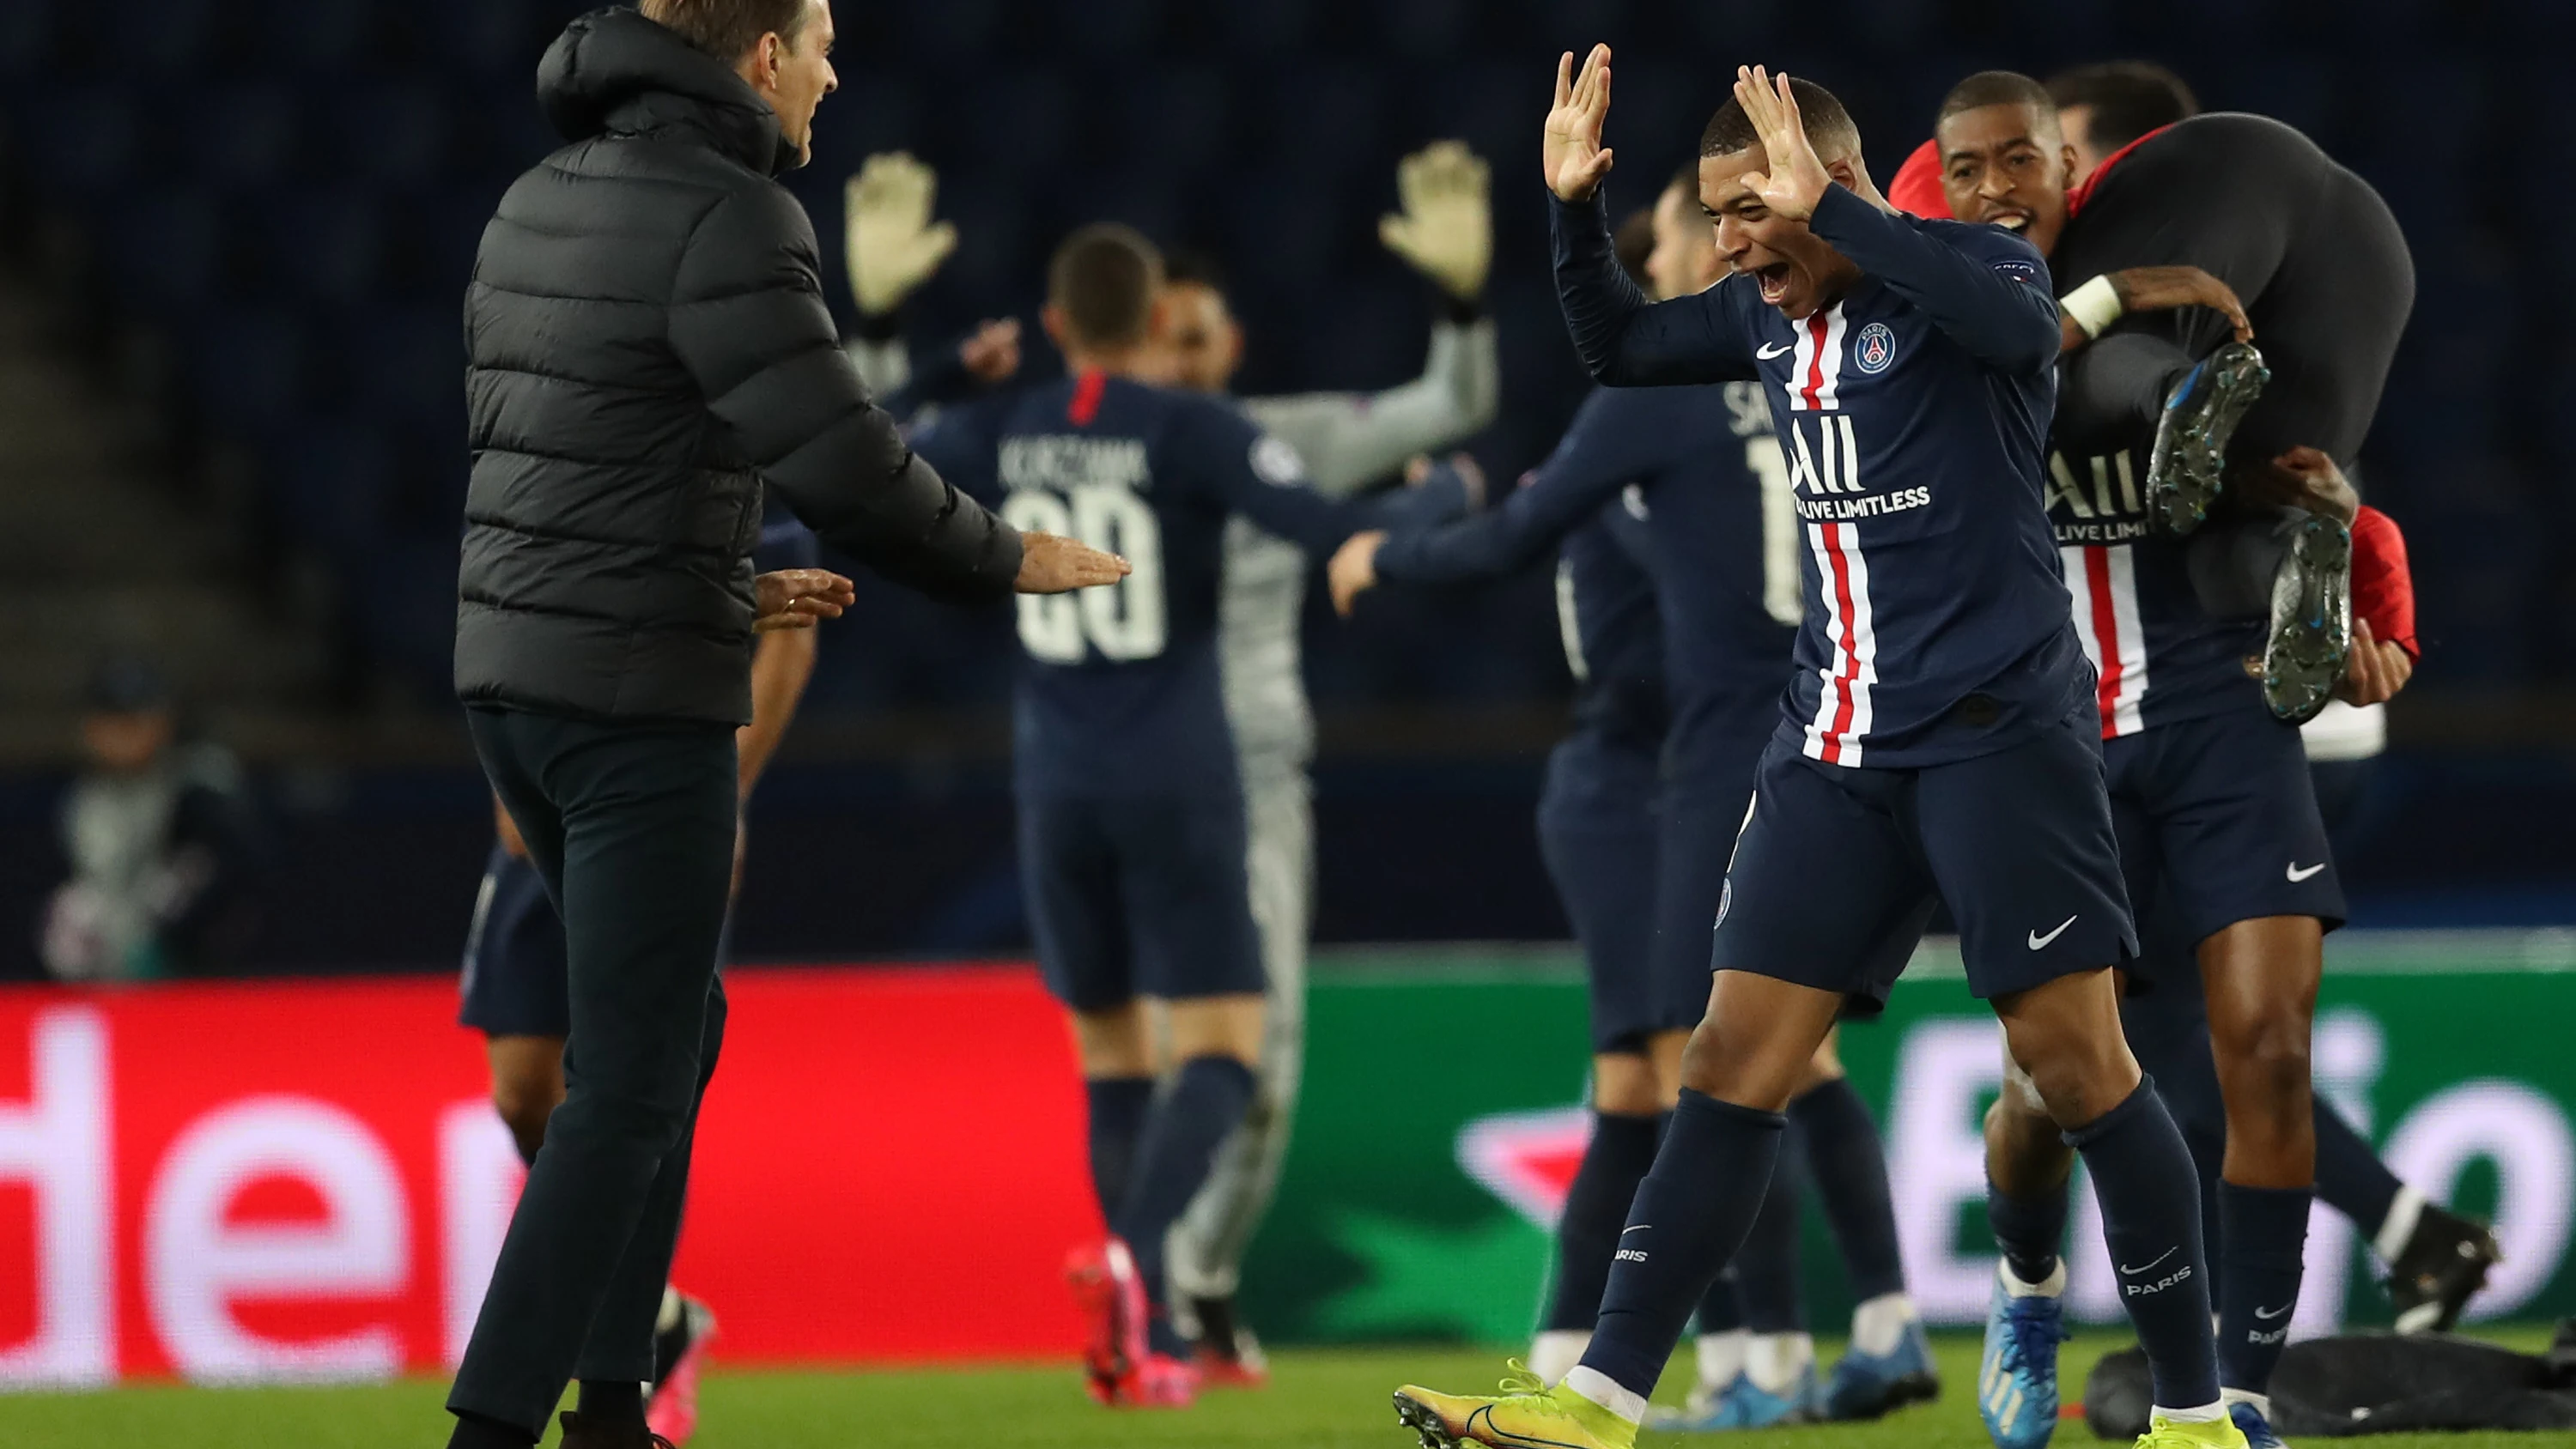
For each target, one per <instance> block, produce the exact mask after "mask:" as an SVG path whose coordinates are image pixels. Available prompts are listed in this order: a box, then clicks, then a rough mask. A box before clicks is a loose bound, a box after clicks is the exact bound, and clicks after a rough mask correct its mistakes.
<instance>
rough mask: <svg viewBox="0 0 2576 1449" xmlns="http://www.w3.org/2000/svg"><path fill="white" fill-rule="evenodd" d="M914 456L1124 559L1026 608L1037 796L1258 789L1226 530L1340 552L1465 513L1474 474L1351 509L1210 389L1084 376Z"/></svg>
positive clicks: (1023, 736) (941, 425)
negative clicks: (1223, 644) (1090, 584)
mask: <svg viewBox="0 0 2576 1449" xmlns="http://www.w3.org/2000/svg"><path fill="white" fill-rule="evenodd" d="M912 443H913V447H914V448H915V449H916V450H917V451H919V452H920V454H921V455H922V456H923V457H924V458H926V459H928V460H929V461H930V463H931V464H932V466H934V467H936V468H938V469H939V471H940V473H941V474H942V475H943V476H945V477H947V478H948V479H949V480H950V481H952V482H954V483H955V484H956V485H957V486H958V487H960V488H962V489H964V490H965V491H967V492H968V493H970V494H972V495H973V496H975V497H976V498H977V499H978V500H979V501H981V502H983V503H985V504H986V505H987V506H988V507H992V508H994V509H995V510H997V511H998V512H999V513H1000V514H1001V515H1002V517H1003V518H1004V519H1006V520H1008V521H1009V522H1010V523H1011V525H1012V526H1013V527H1015V528H1019V529H1022V530H1024V531H1036V532H1043V533H1054V534H1061V535H1064V536H1066V537H1069V538H1078V539H1081V540H1082V541H1083V542H1085V543H1088V544H1090V545H1092V546H1093V547H1095V548H1103V549H1108V550H1110V551H1112V552H1115V553H1118V554H1121V555H1123V556H1124V557H1125V558H1126V560H1127V562H1128V563H1129V564H1130V565H1132V566H1133V568H1134V570H1135V571H1134V572H1133V573H1132V574H1130V575H1129V576H1128V577H1127V578H1125V579H1124V580H1121V581H1120V582H1119V583H1117V584H1116V585H1113V586H1110V587H1106V588H1096V589H1081V590H1077V591H1075V592H1073V593H1069V594H1048V595H1032V594H1023V595H1021V596H1020V598H1019V640H1020V652H1021V656H1022V668H1021V671H1020V682H1019V688H1018V691H1017V695H1016V699H1015V703H1014V709H1013V769H1014V773H1015V775H1016V778H1017V780H1018V783H1019V787H1020V789H1021V791H1022V793H1024V794H1038V795H1089V796H1117V795H1129V796H1139V795H1142V796H1171V795H1196V794H1230V793H1233V792H1236V791H1238V790H1240V788H1241V784H1240V780H1239V777H1238V775H1237V771H1236V765H1235V750H1234V740H1233V735H1232V732H1231V730H1230V728H1229V727H1228V725H1227V723H1226V716H1225V700H1224V696H1223V693H1222V692H1221V689H1220V686H1219V675H1218V670H1217V648H1216V641H1217V596H1218V585H1219V582H1220V578H1221V575H1222V571H1223V567H1224V540H1225V525H1226V520H1227V519H1228V518H1230V517H1232V516H1233V515H1235V514H1238V513H1240V514H1242V515H1243V516H1245V517H1247V518H1249V519H1251V520H1252V521H1253V522H1254V523H1255V524H1258V525H1259V526H1260V527H1262V528H1263V529H1266V530H1267V531H1269V532H1271V533H1274V534H1277V535H1278V536H1279V537H1281V538H1283V539H1286V540H1288V541H1289V542H1291V543H1294V544H1297V545H1298V546H1300V547H1302V548H1304V549H1306V550H1307V551H1308V552H1309V553H1310V554H1312V555H1313V556H1315V557H1318V558H1322V557H1327V556H1329V555H1330V554H1331V553H1332V552H1333V550H1334V549H1336V548H1338V547H1340V545H1341V543H1342V541H1343V540H1344V539H1346V538H1348V537H1349V536H1350V535H1351V534H1353V533H1356V532H1358V531H1360V530H1361V529H1364V528H1372V527H1380V526H1386V525H1389V524H1394V523H1401V522H1403V521H1406V520H1409V519H1413V518H1416V517H1424V518H1445V517H1449V516H1453V515H1455V514H1456V513H1458V512H1461V511H1463V509H1464V507H1465V504H1466V495H1465V492H1464V490H1463V488H1461V487H1460V486H1459V484H1458V482H1457V480H1456V478H1455V477H1454V476H1443V477H1442V478H1439V479H1436V480H1434V481H1432V482H1429V483H1426V484H1424V485H1423V486H1422V487H1420V488H1410V489H1403V490H1399V491H1398V492H1396V493H1394V494H1391V495H1387V496H1386V497H1384V498H1382V499H1379V500H1372V501H1368V502H1339V501H1335V500H1333V499H1329V498H1326V497H1324V496H1323V495H1322V494H1319V493H1317V492H1315V491H1314V490H1313V489H1312V488H1311V487H1309V486H1308V485H1307V483H1306V477H1305V468H1304V465H1303V464H1301V463H1300V462H1299V461H1298V458H1297V454H1296V452H1295V450H1294V449H1291V448H1290V447H1289V446H1288V445H1286V444H1285V443H1282V442H1280V441H1279V440H1278V439H1276V438H1272V437H1270V436H1269V435H1267V434H1265V433H1263V432H1262V431H1261V430H1260V429H1259V428H1257V427H1255V426H1254V425H1253V424H1252V423H1251V422H1250V421H1249V420H1247V419H1246V418H1245V417H1244V416H1243V414H1242V413H1241V412H1239V411H1237V410H1236V409H1235V407H1234V406H1233V405H1232V404H1231V403H1228V402H1226V401H1225V400H1223V399H1221V398H1216V397H1211V396H1208V395H1205V394H1201V393H1193V392H1182V391H1178V390H1174V389H1169V388H1159V387H1151V386H1148V385H1146V384H1143V383H1139V382H1135V381H1132V380H1129V379H1126V378H1116V377H1108V376H1105V375H1103V374H1100V373H1084V374H1081V375H1079V376H1075V377H1069V378H1065V379H1061V380H1059V381H1056V382H1052V383H1047V384H1042V385H1038V386H1034V387H1030V388H1027V389H1024V390H1021V391H1018V392H1015V393H1012V394H1009V395H1007V396H1003V397H997V398H991V399H987V400H984V401H981V402H977V403H972V404H968V405H966V406H963V407H954V408H950V409H948V410H946V411H944V412H942V413H940V414H939V415H938V416H937V417H936V418H935V419H932V420H931V421H930V422H929V423H927V424H926V425H925V426H924V427H923V429H922V430H921V431H920V432H918V433H916V434H915V435H914V437H913V440H912Z"/></svg>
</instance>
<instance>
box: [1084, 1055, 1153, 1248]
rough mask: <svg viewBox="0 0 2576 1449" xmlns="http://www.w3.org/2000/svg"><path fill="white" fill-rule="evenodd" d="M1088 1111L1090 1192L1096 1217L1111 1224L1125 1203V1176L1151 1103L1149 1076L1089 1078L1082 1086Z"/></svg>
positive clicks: (1133, 1160)
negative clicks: (1096, 1200) (1097, 1202)
mask: <svg viewBox="0 0 2576 1449" xmlns="http://www.w3.org/2000/svg"><path fill="white" fill-rule="evenodd" d="M1082 1090H1083V1095H1084V1096H1085V1097H1086V1098H1088V1099H1089V1103H1090V1108H1091V1113H1090V1115H1091V1191H1092V1193H1093V1195H1095V1196H1097V1197H1098V1198H1099V1199H1100V1217H1101V1220H1102V1221H1104V1222H1114V1221H1116V1220H1117V1217H1118V1208H1119V1206H1120V1204H1122V1203H1124V1202H1125V1201H1126V1200H1127V1176H1128V1172H1129V1170H1130V1169H1131V1168H1133V1167H1134V1166H1135V1162H1136V1138H1137V1135H1138V1134H1139V1133H1141V1132H1143V1131H1144V1130H1145V1110H1146V1109H1147V1108H1148V1107H1150V1106H1152V1105H1153V1102H1154V1079H1153V1078H1152V1077H1093V1078H1092V1079H1091V1080H1089V1081H1087V1082H1084V1083H1083V1084H1082Z"/></svg>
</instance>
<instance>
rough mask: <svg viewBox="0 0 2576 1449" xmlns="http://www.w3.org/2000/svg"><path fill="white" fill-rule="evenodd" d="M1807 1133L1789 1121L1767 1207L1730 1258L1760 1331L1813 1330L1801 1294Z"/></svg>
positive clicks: (1766, 1193)
mask: <svg viewBox="0 0 2576 1449" xmlns="http://www.w3.org/2000/svg"><path fill="white" fill-rule="evenodd" d="M1802 1135H1803V1134H1801V1133H1800V1132H1799V1131H1798V1125H1797V1119H1795V1118H1794V1117H1793V1118H1791V1119H1789V1122H1788V1125H1787V1128H1786V1130H1784V1131H1783V1132H1782V1133H1781V1136H1780V1152H1779V1156H1778V1157H1777V1158H1776V1159H1774V1161H1773V1162H1772V1165H1771V1185H1770V1186H1769V1187H1767V1188H1765V1189H1764V1190H1763V1193H1762V1207H1761V1209H1760V1211H1758V1212H1756V1213H1754V1215H1753V1226H1752V1227H1751V1228H1750V1229H1748V1230H1747V1231H1746V1232H1745V1234H1744V1246H1742V1247H1740V1248H1738V1249H1736V1250H1735V1256H1734V1257H1733V1258H1732V1259H1730V1260H1729V1264H1730V1266H1732V1267H1733V1268H1734V1269H1735V1272H1734V1275H1733V1276H1734V1278H1735V1296H1736V1299H1737V1301H1738V1302H1739V1303H1741V1304H1742V1305H1743V1311H1744V1326H1745V1327H1746V1328H1748V1329H1751V1330H1752V1331H1753V1332H1755V1333H1804V1332H1806V1331H1807V1305H1806V1303H1805V1301H1804V1295H1802V1294H1801V1293H1800V1292H1799V1291H1798V1287H1799V1285H1798V1199H1799V1196H1800V1192H1799V1189H1800V1188H1801V1187H1803V1186H1804V1183H1803V1181H1802V1179H1803V1177H1804V1175H1805V1166H1806V1158H1807V1154H1806V1151H1805V1148H1806V1143H1805V1142H1804V1141H1802V1140H1801V1138H1802Z"/></svg>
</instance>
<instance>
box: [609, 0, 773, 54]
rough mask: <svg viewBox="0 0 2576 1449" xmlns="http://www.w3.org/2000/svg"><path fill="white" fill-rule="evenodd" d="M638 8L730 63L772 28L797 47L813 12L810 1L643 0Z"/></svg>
mask: <svg viewBox="0 0 2576 1449" xmlns="http://www.w3.org/2000/svg"><path fill="white" fill-rule="evenodd" d="M636 8H637V9H638V10H641V11H642V12H644V18H645V19H647V20H650V21H652V22H654V23H655V24H657V25H662V26H665V27H667V28H669V29H671V30H675V31H677V32H679V36H680V38H681V39H682V40H685V41H687V42H688V43H689V44H691V45H694V46H696V47H697V48H698V49H700V50H703V51H705V52H706V53H707V54H709V55H712V56H714V57H715V58H716V59H718V60H720V61H723V62H724V63H725V64H727V65H732V64H734V63H736V62H737V61H740V60H741V59H742V58H743V57H744V56H746V55H749V54H751V48H752V47H753V46H755V45H758V44H760V37H762V36H764V35H768V34H771V33H773V32H774V33H775V34H776V35H777V36H778V38H779V39H780V40H783V41H785V42H787V47H788V49H790V50H793V49H795V48H796V40H797V37H799V36H801V35H803V34H804V33H805V20H806V17H807V16H809V15H811V14H812V13H813V7H812V4H811V0H640V3H639V4H638V5H637V6H636Z"/></svg>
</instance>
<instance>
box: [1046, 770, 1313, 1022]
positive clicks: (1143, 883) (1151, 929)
mask: <svg viewBox="0 0 2576 1449" xmlns="http://www.w3.org/2000/svg"><path fill="white" fill-rule="evenodd" d="M1244 848H1245V846H1244V823H1243V798H1242V796H1240V795H1227V796H1223V797H1198V796H1169V797H1162V798H1152V799H1138V798H1127V797H1117V798H1104V799H1090V798H1084V797H1078V796H1041V797H1038V798H1034V799H1031V798H1026V797H1024V798H1022V800H1021V801H1020V875H1021V878H1022V880H1023V881H1024V882H1025V883H1026V888H1027V892H1028V904H1029V931H1030V934H1031V935H1032V936H1034V937H1035V938H1036V941H1037V950H1038V969H1039V971H1040V972H1041V973H1043V974H1044V975H1045V977H1046V984H1047V989H1048V990H1049V991H1051V992H1053V993H1055V996H1056V999H1057V1000H1059V1001H1062V1002H1063V1003H1064V1004H1065V1005H1066V1006H1069V1007H1071V1008H1073V1009H1074V1010H1076V1011H1103V1010H1106V1009H1108V1008H1110V1007H1113V1006H1120V1005H1124V1004H1125V1003H1127V1002H1129V1001H1133V1000H1135V999H1136V998H1137V997H1139V996H1151V997H1156V998H1159V999H1162V1000H1166V1001H1187V1000H1193V999H1196V998H1200V997H1208V996H1257V995H1260V994H1261V992H1262V989H1263V984H1264V981H1265V980H1266V978H1265V976H1264V974H1263V972H1262V969H1261V937H1260V932H1259V930H1258V929H1257V928H1256V927H1255V926H1254V924H1253V921H1252V897H1251V888H1250V886H1249V885H1248V884H1247V882H1246V878H1245V874H1244Z"/></svg>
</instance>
